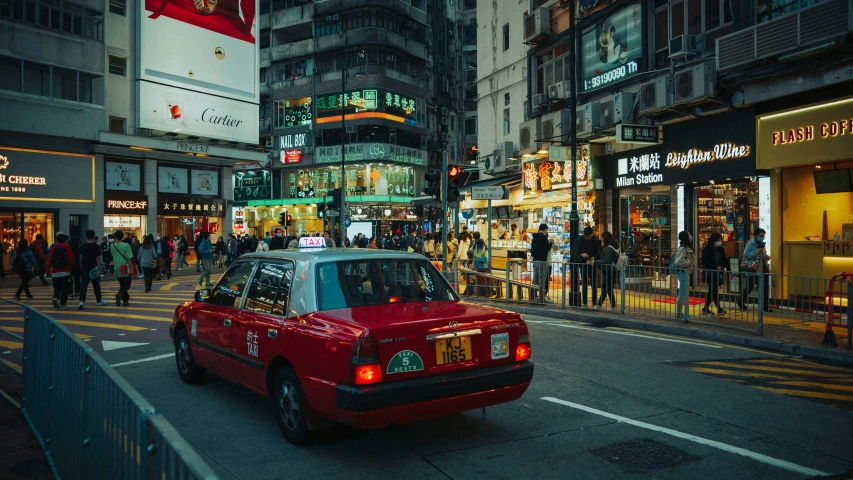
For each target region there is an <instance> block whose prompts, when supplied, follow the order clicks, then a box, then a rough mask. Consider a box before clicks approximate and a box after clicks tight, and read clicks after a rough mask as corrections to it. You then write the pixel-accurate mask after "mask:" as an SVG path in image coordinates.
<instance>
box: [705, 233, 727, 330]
mask: <svg viewBox="0 0 853 480" xmlns="http://www.w3.org/2000/svg"><path fill="white" fill-rule="evenodd" d="M728 270H731V267H729V259H728V258H727V257H726V249H725V248H723V236H722V235H720V234H719V233H712V234H711V236H710V237H708V242H707V243H705V246H704V247H703V248H702V276H703V277H704V280H705V283H706V284H707V285H708V292H707V293H706V294H705V307H703V308H702V313H704V314H707V315H711V310H710V309H709V308H708V307H710V306H711V303H713V304H714V305H716V306H717V315H720V316H723V315H725V314H726V311H725V310H723V307H721V306H720V285H722V284H723V283H724V281H725V279H726V277H727V276H728V274H727V273H726V271H728Z"/></svg>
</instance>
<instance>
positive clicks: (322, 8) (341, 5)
mask: <svg viewBox="0 0 853 480" xmlns="http://www.w3.org/2000/svg"><path fill="white" fill-rule="evenodd" d="M430 1H431V0H430ZM410 3H415V2H411V1H408V2H406V1H403V0H325V1H322V2H319V3H315V4H314V7H315V15H317V16H321V15H334V14H339V13H341V11H343V10H346V9H350V8H353V7H364V6H370V7H383V8H387V9H390V10H393V11H395V12H397V13H401V14H403V15H405V16H407V17H409V18H411V19H413V20H415V21H417V22H420V23H423V24H425V25H426V24H428V23H429V22H428V19H427V14H426V11H424V10H421V9H419V8H417V7H413V6H412V5H410Z"/></svg>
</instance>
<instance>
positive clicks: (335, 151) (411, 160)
mask: <svg viewBox="0 0 853 480" xmlns="http://www.w3.org/2000/svg"><path fill="white" fill-rule="evenodd" d="M345 152H346V161H347V162H359V161H371V160H388V161H391V162H397V163H406V164H409V165H423V164H424V162H425V161H426V152H425V151H424V150H420V149H417V148H408V147H401V146H399V145H391V144H389V143H357V144H348V145H347V146H346V149H345ZM314 162H315V163H340V162H341V147H340V145H338V146H334V147H317V148H316V149H315V150H314Z"/></svg>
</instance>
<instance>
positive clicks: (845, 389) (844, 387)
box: [773, 380, 853, 400]
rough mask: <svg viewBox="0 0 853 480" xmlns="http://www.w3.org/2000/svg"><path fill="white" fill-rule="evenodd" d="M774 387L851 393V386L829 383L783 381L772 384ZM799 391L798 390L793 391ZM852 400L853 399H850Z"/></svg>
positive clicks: (852, 390)
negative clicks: (784, 386) (811, 388)
mask: <svg viewBox="0 0 853 480" xmlns="http://www.w3.org/2000/svg"><path fill="white" fill-rule="evenodd" d="M773 384H774V385H787V386H790V387H814V388H822V389H824V390H838V391H841V392H853V386H851V385H832V384H829V383H817V382H802V381H799V380H785V381H782V382H773ZM795 391H797V392H798V391H799V390H795ZM851 400H853V397H851Z"/></svg>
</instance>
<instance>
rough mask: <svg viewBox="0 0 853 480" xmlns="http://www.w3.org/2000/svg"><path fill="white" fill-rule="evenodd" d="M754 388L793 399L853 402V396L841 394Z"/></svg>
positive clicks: (756, 386)
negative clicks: (804, 398) (805, 398)
mask: <svg viewBox="0 0 853 480" xmlns="http://www.w3.org/2000/svg"><path fill="white" fill-rule="evenodd" d="M752 386H753V387H755V388H757V389H759V390H765V391H767V392H773V393H781V394H782V395H788V396H791V397H808V398H819V399H822V400H841V401H844V402H850V401H853V396H850V395H842V394H839V393H824V392H810V391H808V390H794V389H790V388H774V387H765V386H762V385H752Z"/></svg>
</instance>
